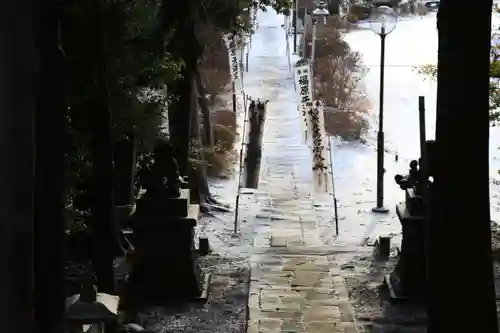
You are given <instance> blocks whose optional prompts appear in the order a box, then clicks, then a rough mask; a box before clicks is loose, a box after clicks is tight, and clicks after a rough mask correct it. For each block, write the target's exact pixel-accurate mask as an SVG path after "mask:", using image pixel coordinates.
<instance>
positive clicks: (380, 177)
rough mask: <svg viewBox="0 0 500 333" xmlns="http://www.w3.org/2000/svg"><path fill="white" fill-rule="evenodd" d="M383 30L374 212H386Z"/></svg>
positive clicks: (382, 33) (383, 36)
mask: <svg viewBox="0 0 500 333" xmlns="http://www.w3.org/2000/svg"><path fill="white" fill-rule="evenodd" d="M385 37H386V34H385V31H384V28H383V27H382V31H381V34H380V95H379V103H380V105H379V108H380V109H379V122H378V133H377V206H376V207H375V208H373V209H372V211H373V212H375V213H388V212H389V209H387V208H386V207H384V173H385V170H384V72H385V68H384V67H385Z"/></svg>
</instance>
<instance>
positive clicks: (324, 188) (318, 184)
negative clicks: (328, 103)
mask: <svg viewBox="0 0 500 333" xmlns="http://www.w3.org/2000/svg"><path fill="white" fill-rule="evenodd" d="M323 112H324V108H323V103H322V102H321V101H314V102H313V103H312V105H311V106H309V107H308V108H307V112H306V114H307V118H308V120H307V121H308V123H309V124H310V127H311V145H310V148H311V152H312V165H313V168H312V171H313V184H314V190H315V192H317V193H328V194H330V193H332V184H331V181H330V175H329V158H330V157H329V156H328V154H329V151H328V141H327V140H328V138H327V137H326V132H325V118H324V114H323Z"/></svg>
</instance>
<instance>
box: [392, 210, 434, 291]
mask: <svg viewBox="0 0 500 333" xmlns="http://www.w3.org/2000/svg"><path fill="white" fill-rule="evenodd" d="M396 212H397V215H398V217H399V220H400V221H401V225H402V227H403V241H402V244H401V253H400V257H399V261H398V263H397V265H396V267H395V268H394V271H393V272H392V273H391V275H390V279H389V282H388V279H387V278H386V283H387V284H388V286H389V285H390V286H389V290H393V292H392V293H391V297H392V296H394V298H395V299H419V298H422V297H423V296H424V295H425V291H426V286H427V283H426V270H425V238H424V237H425V233H424V230H425V225H424V223H425V220H424V218H423V217H421V216H414V215H411V214H410V213H409V212H408V210H407V209H406V204H404V203H400V204H399V205H397V206H396Z"/></svg>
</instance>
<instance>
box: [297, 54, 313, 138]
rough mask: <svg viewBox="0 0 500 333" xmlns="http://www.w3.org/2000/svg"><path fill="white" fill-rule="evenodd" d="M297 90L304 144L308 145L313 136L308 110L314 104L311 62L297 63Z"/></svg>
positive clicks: (300, 61) (302, 61)
mask: <svg viewBox="0 0 500 333" xmlns="http://www.w3.org/2000/svg"><path fill="white" fill-rule="evenodd" d="M294 80H295V88H296V91H297V95H298V98H299V101H298V103H297V104H298V111H299V113H300V116H301V119H302V132H303V133H304V142H305V143H308V142H309V141H310V136H311V128H310V124H309V123H308V117H307V108H308V106H310V104H311V102H312V80H311V64H310V62H309V60H305V59H301V60H299V61H297V64H296V65H295V72H294Z"/></svg>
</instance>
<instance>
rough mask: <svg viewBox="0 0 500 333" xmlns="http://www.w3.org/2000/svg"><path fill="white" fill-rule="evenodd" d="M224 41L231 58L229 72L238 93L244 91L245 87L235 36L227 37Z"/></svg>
mask: <svg viewBox="0 0 500 333" xmlns="http://www.w3.org/2000/svg"><path fill="white" fill-rule="evenodd" d="M223 39H224V44H226V48H227V51H228V52H227V53H228V56H229V72H230V74H231V81H232V82H233V83H234V88H235V90H236V91H240V90H243V86H242V84H241V75H240V74H241V73H240V65H239V61H238V55H237V45H236V39H235V36H234V35H225V36H224V37H223Z"/></svg>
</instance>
